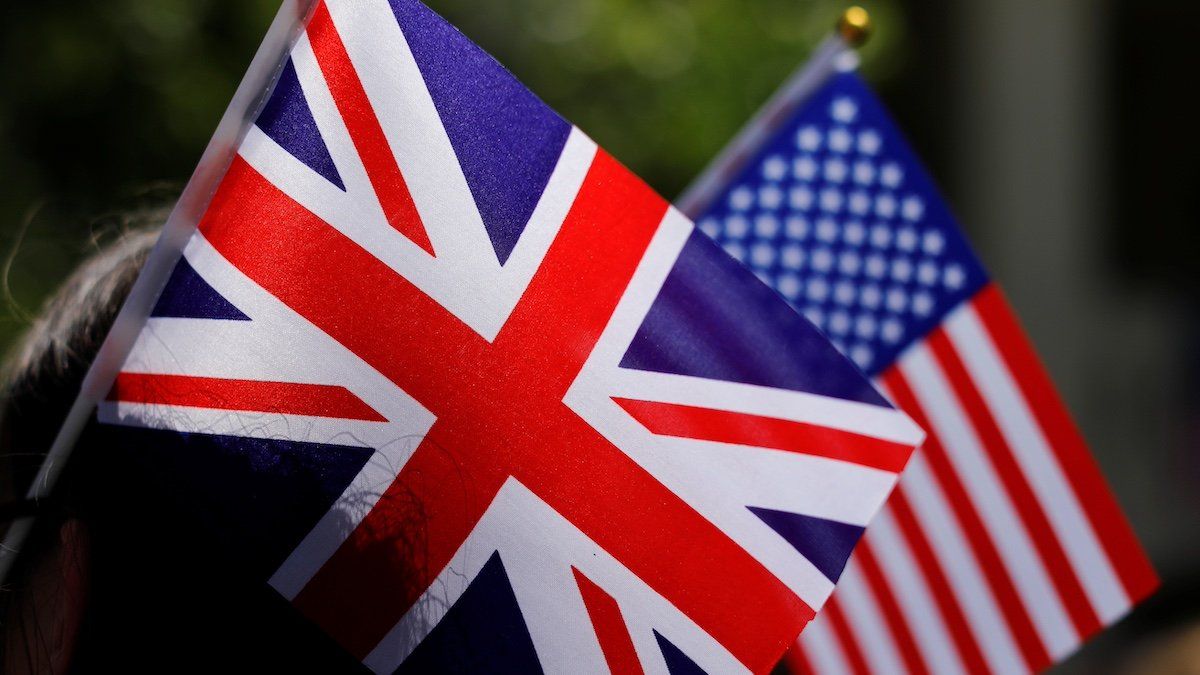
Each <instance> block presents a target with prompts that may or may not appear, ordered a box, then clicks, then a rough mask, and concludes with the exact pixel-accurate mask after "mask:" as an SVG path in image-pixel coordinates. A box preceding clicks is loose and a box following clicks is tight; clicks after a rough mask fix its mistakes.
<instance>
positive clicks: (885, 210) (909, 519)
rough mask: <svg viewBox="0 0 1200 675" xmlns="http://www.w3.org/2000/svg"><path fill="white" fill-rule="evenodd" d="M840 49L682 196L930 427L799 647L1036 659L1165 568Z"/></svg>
mask: <svg viewBox="0 0 1200 675" xmlns="http://www.w3.org/2000/svg"><path fill="white" fill-rule="evenodd" d="M836 51H837V49H836V48H834V50H833V52H830V49H829V48H828V47H827V48H826V49H824V50H823V51H822V52H821V53H820V54H819V58H820V60H821V61H820V62H818V63H817V64H816V65H815V66H814V67H812V68H809V69H807V70H804V71H801V74H800V75H798V76H797V77H796V78H795V79H793V80H792V81H791V82H790V83H789V87H787V88H785V90H784V92H783V93H782V94H781V95H780V96H778V97H776V98H775V99H774V100H773V101H772V103H770V104H768V107H767V109H766V110H765V112H764V113H763V114H762V115H760V117H759V118H758V120H757V121H756V122H755V123H753V124H752V127H751V128H750V129H748V130H747V131H746V132H744V133H743V134H742V136H741V137H740V140H739V141H737V142H735V144H734V146H733V147H732V148H731V149H730V150H729V151H727V152H726V153H725V155H724V158H723V159H721V160H718V162H717V163H716V164H715V165H714V166H713V167H712V168H711V169H710V170H709V172H708V173H707V174H706V175H705V176H704V177H702V179H701V180H700V181H699V182H698V183H697V186H698V187H697V188H696V189H694V190H692V191H691V192H690V193H689V194H687V195H685V197H684V198H683V199H682V200H681V208H683V209H684V210H685V212H687V213H689V214H690V215H692V216H694V217H695V218H696V219H697V220H698V222H699V226H700V228H701V229H702V230H703V231H705V232H707V233H708V234H709V235H710V236H712V237H714V238H715V239H716V240H717V241H718V242H719V243H720V244H721V245H722V246H724V248H725V250H726V251H728V252H729V253H730V254H732V255H733V256H734V257H736V258H738V259H739V260H742V261H744V262H745V263H746V264H747V265H748V266H749V267H750V268H751V269H752V270H754V272H755V273H756V274H757V275H758V276H759V278H760V279H762V280H763V281H764V282H766V283H767V284H769V285H771V286H772V287H773V288H775V289H776V290H777V291H778V292H779V293H780V294H781V295H782V296H783V297H785V298H787V299H788V300H789V301H790V302H791V303H792V304H793V305H794V306H795V307H796V308H797V309H799V310H801V311H802V312H803V313H804V314H805V315H806V316H807V317H808V318H809V319H810V320H811V321H812V322H813V323H815V324H816V325H818V326H820V327H821V328H822V329H823V330H824V331H825V332H826V334H827V335H828V336H829V337H830V339H831V340H833V342H834V344H836V345H837V346H838V348H839V349H840V350H841V351H842V352H843V353H845V354H847V355H848V356H850V357H851V358H852V359H853V360H854V361H855V362H856V363H857V364H858V365H859V366H860V367H861V368H862V369H863V371H864V372H865V373H867V374H868V375H869V376H870V377H872V378H873V379H874V381H875V383H876V384H877V385H878V386H879V387H880V388H881V389H882V390H883V391H884V392H885V393H886V394H887V395H888V396H889V398H890V399H891V400H892V401H894V402H895V403H896V404H897V405H898V406H899V407H900V408H901V409H903V410H905V411H906V412H908V413H909V414H910V415H912V416H913V418H914V419H916V420H917V422H918V423H919V424H920V425H921V426H922V427H923V428H924V429H925V430H926V432H927V433H928V439H927V440H926V442H925V444H924V446H923V448H922V449H921V450H919V451H918V452H917V454H915V455H914V457H913V460H912V461H911V462H910V463H909V465H908V467H907V468H906V469H905V471H904V474H903V477H902V478H901V480H900V484H899V486H898V488H897V490H896V492H895V494H893V495H892V497H891V498H890V499H889V501H888V503H887V505H886V506H885V508H884V509H883V512H882V513H881V514H880V517H879V518H877V519H876V520H875V521H873V523H872V524H871V527H870V528H869V529H868V531H867V533H866V536H865V537H864V538H863V541H862V542H861V543H860V544H859V546H858V548H857V549H856V551H855V553H854V555H853V556H852V558H851V559H850V562H849V564H848V566H847V567H846V570H845V572H844V574H843V576H842V580H841V582H840V583H839V585H838V590H837V592H836V593H835V594H834V596H833V598H832V599H831V600H830V602H829V603H828V604H827V605H826V607H825V609H824V610H822V612H821V614H820V615H819V616H818V617H817V619H816V620H815V621H813V622H812V623H811V624H809V626H808V628H807V629H806V630H805V632H804V633H803V634H802V635H801V637H800V639H799V641H798V643H797V645H796V647H795V648H794V649H793V650H792V651H791V652H790V653H789V655H788V658H787V661H786V662H787V664H788V665H789V666H790V667H791V668H792V670H794V671H797V672H817V673H822V674H826V673H847V672H854V673H861V672H879V673H904V672H910V673H926V672H934V673H962V672H971V673H983V672H995V673H1020V672H1028V671H1037V670H1040V669H1043V668H1046V667H1047V666H1049V665H1051V664H1053V663H1055V662H1056V661H1058V660H1060V659H1062V658H1064V657H1066V656H1067V655H1069V654H1070V653H1071V652H1072V651H1074V650H1075V649H1076V648H1077V647H1078V646H1079V645H1080V644H1081V643H1082V642H1083V640H1085V639H1086V638H1088V637H1089V636H1091V635H1093V634H1095V633H1096V632H1097V631H1099V630H1100V629H1101V628H1103V627H1104V626H1106V625H1108V624H1110V623H1112V622H1114V621H1116V620H1118V619H1119V618H1120V617H1121V616H1123V615H1124V614H1125V613H1126V612H1128V611H1129V610H1130V608H1131V607H1132V606H1133V604H1134V603H1136V602H1138V601H1139V600H1141V599H1142V598H1144V597H1146V596H1147V595H1148V594H1149V593H1150V592H1151V591H1152V590H1153V588H1154V587H1155V586H1156V584H1157V581H1156V577H1155V574H1154V571H1153V570H1152V568H1151V567H1150V564H1149V562H1148V561H1147V559H1146V556H1145V554H1144V553H1143V552H1142V550H1141V547H1140V546H1139V544H1138V541H1137V539H1136V538H1135V536H1134V534H1133V532H1132V530H1131V529H1130V527H1129V525H1128V523H1127V522H1126V520H1125V518H1124V516H1123V515H1122V513H1121V511H1120V509H1119V507H1118V506H1117V504H1116V502H1115V501H1114V499H1113V497H1112V495H1111V494H1110V492H1109V490H1108V488H1107V486H1106V484H1105V482H1104V479H1103V478H1102V476H1101V475H1100V473H1099V470H1098V467H1097V465H1096V463H1095V462H1094V460H1093V459H1092V458H1091V456H1090V454H1089V452H1088V450H1087V447H1086V446H1085V444H1084V441H1083V439H1082V437H1081V436H1080V434H1079V431H1078V430H1077V429H1076V427H1075V425H1074V424H1073V423H1072V421H1071V419H1070V417H1069V415H1068V413H1067V411H1066V409H1065V408H1064V406H1063V404H1062V402H1061V401H1060V400H1059V398H1058V396H1057V394H1056V393H1055V390H1054V387H1053V385H1052V384H1051V382H1050V380H1049V378H1048V377H1047V374H1046V372H1045V370H1044V369H1043V368H1042V366H1041V365H1040V363H1039V361H1038V357H1037V355H1036V354H1035V353H1034V350H1033V348H1032V347H1031V345H1030V343H1029V341H1028V339H1027V338H1026V337H1025V336H1024V334H1023V333H1022V330H1021V328H1020V327H1019V326H1018V324H1017V321H1016V319H1015V317H1014V315H1013V312H1012V310H1011V309H1010V308H1009V307H1008V305H1007V304H1006V302H1005V300H1004V298H1003V296H1002V294H1001V292H1000V290H999V289H998V288H997V286H996V285H995V283H994V282H993V281H992V280H991V279H989V278H988V276H987V273H986V272H985V271H984V269H983V267H982V266H981V265H980V263H979V260H978V259H977V258H976V256H975V254H974V253H973V252H972V251H971V249H970V247H969V246H968V244H967V242H966V241H965V239H964V238H963V234H962V232H961V231H960V229H959V227H958V225H957V224H956V222H955V220H954V218H953V217H952V216H951V215H950V213H949V210H948V208H947V206H946V204H945V203H944V202H943V201H942V199H941V198H940V197H939V196H938V194H937V191H936V189H935V187H934V185H933V183H932V182H931V180H930V177H929V176H928V174H927V173H926V172H925V171H924V170H923V169H922V167H921V165H920V163H919V161H918V159H917V158H916V156H915V155H914V154H913V152H912V150H911V149H910V148H909V147H908V146H907V145H906V143H905V141H904V140H903V138H902V136H901V134H900V133H899V131H898V130H897V129H896V127H895V125H894V124H893V122H892V121H891V120H890V119H889V117H888V115H887V113H886V111H885V110H884V109H883V107H882V105H881V104H880V102H879V101H878V100H877V99H876V98H875V96H874V95H873V94H872V93H871V92H870V91H869V90H868V88H867V87H866V86H865V84H864V83H863V82H862V80H861V79H860V78H859V77H858V76H857V75H856V74H855V73H854V72H853V66H854V63H853V59H852V58H848V56H852V55H849V54H847V53H845V52H842V53H841V54H840V55H838V54H836V53H834V52H836ZM831 53H834V55H833V56H832V57H831V56H830V54H831ZM822 69H825V70H824V73H825V74H824V75H821V74H820V73H821V72H822Z"/></svg>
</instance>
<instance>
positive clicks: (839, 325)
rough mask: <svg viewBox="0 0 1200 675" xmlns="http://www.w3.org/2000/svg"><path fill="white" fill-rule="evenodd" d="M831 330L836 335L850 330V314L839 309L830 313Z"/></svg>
mask: <svg viewBox="0 0 1200 675" xmlns="http://www.w3.org/2000/svg"><path fill="white" fill-rule="evenodd" d="M829 332H830V333H833V334H834V335H845V334H846V333H849V332H850V315H849V314H847V313H845V312H843V311H842V310H840V309H839V310H837V311H835V312H833V313H832V314H830V315H829Z"/></svg>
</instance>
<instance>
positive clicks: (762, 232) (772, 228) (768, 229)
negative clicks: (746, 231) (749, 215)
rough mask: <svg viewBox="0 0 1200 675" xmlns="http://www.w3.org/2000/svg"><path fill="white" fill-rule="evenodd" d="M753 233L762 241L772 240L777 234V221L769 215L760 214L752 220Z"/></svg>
mask: <svg viewBox="0 0 1200 675" xmlns="http://www.w3.org/2000/svg"><path fill="white" fill-rule="evenodd" d="M754 233H755V234H757V235H758V236H760V237H762V238H763V239H774V238H775V235H776V234H778V233H779V219H778V218H776V217H775V216H773V215H771V214H769V213H761V214H759V216H758V217H757V218H755V219H754Z"/></svg>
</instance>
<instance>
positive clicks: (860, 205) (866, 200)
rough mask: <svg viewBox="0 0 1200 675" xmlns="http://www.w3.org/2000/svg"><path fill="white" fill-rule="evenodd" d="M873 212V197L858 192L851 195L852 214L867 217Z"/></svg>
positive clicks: (860, 191)
mask: <svg viewBox="0 0 1200 675" xmlns="http://www.w3.org/2000/svg"><path fill="white" fill-rule="evenodd" d="M870 211H871V195H869V194H867V193H866V192H863V191H862V190H858V191H856V192H852V193H851V194H850V213H853V214H855V215H858V216H865V215H867V214H868V213H870Z"/></svg>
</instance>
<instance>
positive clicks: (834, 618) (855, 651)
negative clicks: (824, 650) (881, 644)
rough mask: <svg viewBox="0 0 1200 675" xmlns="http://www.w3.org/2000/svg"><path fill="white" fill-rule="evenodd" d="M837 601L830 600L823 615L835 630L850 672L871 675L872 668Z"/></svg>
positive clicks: (822, 612)
mask: <svg viewBox="0 0 1200 675" xmlns="http://www.w3.org/2000/svg"><path fill="white" fill-rule="evenodd" d="M837 600H838V599H837V597H831V598H829V601H828V602H826V603H825V606H824V607H822V608H821V615H822V616H823V617H824V618H825V619H826V620H828V621H829V627H830V628H832V629H833V635H834V637H835V638H837V642H838V644H840V645H841V647H842V653H843V654H845V655H846V662H847V664H848V665H849V666H850V671H851V672H853V673H862V675H870V672H871V668H870V667H869V666H868V665H867V659H866V657H865V656H863V651H862V648H861V647H859V646H858V639H857V637H856V636H855V635H854V631H852V630H851V629H850V624H848V623H847V622H846V615H845V614H843V613H842V606H841V603H839V602H838V601H837Z"/></svg>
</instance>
